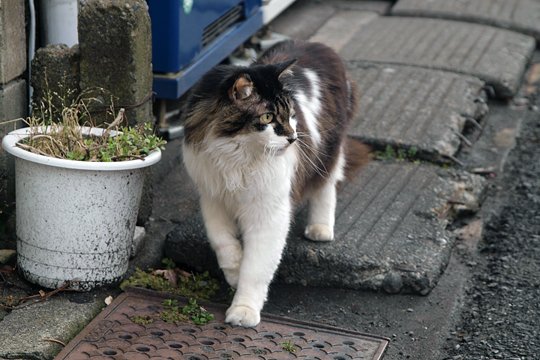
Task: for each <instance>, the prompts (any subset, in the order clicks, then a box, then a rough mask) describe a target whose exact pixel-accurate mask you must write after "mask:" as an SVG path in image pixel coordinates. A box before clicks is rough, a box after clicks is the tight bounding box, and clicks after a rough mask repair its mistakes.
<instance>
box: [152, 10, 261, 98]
mask: <svg viewBox="0 0 540 360" xmlns="http://www.w3.org/2000/svg"><path fill="white" fill-rule="evenodd" d="M148 6H149V11H150V17H151V20H152V64H153V71H154V75H155V76H154V91H155V92H156V93H157V97H158V98H166V99H175V98H178V97H179V96H181V95H182V93H184V92H185V91H187V90H188V89H189V87H191V86H192V85H193V84H194V83H195V82H196V81H197V80H198V78H200V77H201V76H202V75H203V74H204V73H205V72H206V71H208V70H210V69H211V68H212V67H213V66H215V65H216V64H218V63H219V62H220V61H222V60H223V59H224V58H225V57H227V56H228V55H229V54H230V52H231V51H232V50H234V48H236V47H238V46H239V45H241V44H242V43H243V42H244V41H245V40H247V39H248V38H249V37H250V36H251V35H252V34H254V33H255V32H256V31H257V30H258V29H259V28H260V27H261V26H262V14H261V9H260V8H261V0H183V1H182V0H148Z"/></svg>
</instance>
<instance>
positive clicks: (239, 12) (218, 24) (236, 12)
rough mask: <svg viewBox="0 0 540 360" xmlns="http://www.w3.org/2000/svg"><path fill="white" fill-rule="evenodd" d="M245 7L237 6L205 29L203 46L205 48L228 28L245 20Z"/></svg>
mask: <svg viewBox="0 0 540 360" xmlns="http://www.w3.org/2000/svg"><path fill="white" fill-rule="evenodd" d="M243 14H244V7H243V6H242V5H241V4H240V5H236V6H235V7H232V8H231V9H229V11H227V12H226V13H225V14H224V15H223V16H221V17H220V18H218V19H217V20H215V21H214V22H212V23H211V24H210V25H208V26H207V27H205V28H204V30H203V36H202V45H203V47H205V46H206V45H208V44H210V43H211V42H212V41H213V40H215V39H216V38H217V37H218V36H219V35H221V34H223V32H225V31H226V30H227V29H228V28H230V27H231V26H232V25H234V24H235V23H237V22H239V21H241V20H242V19H243V17H244V16H243Z"/></svg>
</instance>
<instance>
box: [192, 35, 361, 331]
mask: <svg viewBox="0 0 540 360" xmlns="http://www.w3.org/2000/svg"><path fill="white" fill-rule="evenodd" d="M356 104H357V98H356V94H355V91H354V86H353V85H352V83H351V82H349V81H348V80H347V77H346V73H345V68H344V66H343V63H342V61H341V60H340V58H339V57H338V55H337V54H336V53H335V52H334V51H333V50H331V49H330V48H329V47H327V46H325V45H322V44H319V43H308V42H299V41H287V42H282V43H279V44H277V45H275V46H274V47H273V48H271V49H269V50H268V51H267V52H265V53H264V54H263V55H262V56H261V57H260V59H259V60H258V61H257V62H256V63H254V64H253V65H251V66H249V67H240V66H218V67H216V68H214V69H213V70H211V71H210V72H209V73H207V74H206V75H205V76H204V77H203V78H202V79H201V80H200V81H199V82H198V84H197V85H196V86H195V87H194V88H193V89H192V91H191V93H190V96H188V99H187V100H186V104H185V108H184V111H183V114H184V125H185V129H184V130H185V138H184V147H183V155H184V163H185V165H186V168H187V170H188V173H189V175H190V176H191V177H192V179H193V180H194V182H195V184H196V186H197V188H198V191H199V194H200V203H201V209H202V214H203V217H204V222H205V226H206V232H207V235H208V240H209V241H210V244H211V246H212V248H213V250H214V251H215V253H216V256H217V260H218V263H219V266H220V268H221V270H222V271H223V273H224V275H225V278H226V280H227V282H228V283H229V284H230V285H231V286H232V287H233V288H235V289H236V293H235V295H234V299H233V301H232V304H231V306H230V307H229V309H228V310H227V313H226V322H228V323H231V324H233V325H242V326H247V327H250V326H255V325H257V324H258V323H259V321H260V311H261V309H262V307H263V304H264V302H265V300H266V296H267V293H268V286H269V284H270V282H271V280H272V278H273V276H274V273H275V271H276V270H277V267H278V265H279V262H280V259H281V254H282V251H283V248H284V246H285V241H286V238H287V233H288V231H289V225H290V223H291V218H292V215H293V211H294V207H295V205H296V204H298V203H299V202H300V201H301V200H302V199H306V200H307V201H308V202H309V216H308V225H307V227H306V229H305V234H304V235H305V236H306V237H307V238H308V239H311V240H314V241H331V240H333V239H334V212H335V206H336V185H337V184H338V182H340V181H342V180H343V179H344V178H345V175H346V173H347V172H348V171H349V170H351V169H352V168H354V167H357V166H358V165H361V163H363V162H365V160H366V159H367V148H365V147H362V145H361V144H358V143H356V145H354V143H353V142H351V141H347V137H346V129H347V125H348V123H349V122H350V120H351V118H352V116H353V114H354V112H355V110H356ZM353 154H355V155H354V156H353Z"/></svg>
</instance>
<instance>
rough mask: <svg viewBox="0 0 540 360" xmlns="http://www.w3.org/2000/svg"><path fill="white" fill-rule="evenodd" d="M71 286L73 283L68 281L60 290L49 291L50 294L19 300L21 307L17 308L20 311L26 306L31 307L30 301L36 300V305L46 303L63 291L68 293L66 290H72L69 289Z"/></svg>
mask: <svg viewBox="0 0 540 360" xmlns="http://www.w3.org/2000/svg"><path fill="white" fill-rule="evenodd" d="M70 286H71V282H69V281H66V282H65V283H64V284H62V286H60V287H59V288H57V289H54V290H52V291H49V292H40V293H39V294H37V295H30V296H27V297H24V298H21V299H20V300H19V303H20V305H18V306H16V307H15V308H17V309H19V308H23V307H25V306H28V305H30V304H29V303H28V301H29V300H34V299H35V300H36V301H33V302H32V304H35V303H38V302H42V301H45V300H47V299H48V298H50V297H51V296H53V295H55V294H57V293H59V292H61V291H66V290H71V289H69V287H70Z"/></svg>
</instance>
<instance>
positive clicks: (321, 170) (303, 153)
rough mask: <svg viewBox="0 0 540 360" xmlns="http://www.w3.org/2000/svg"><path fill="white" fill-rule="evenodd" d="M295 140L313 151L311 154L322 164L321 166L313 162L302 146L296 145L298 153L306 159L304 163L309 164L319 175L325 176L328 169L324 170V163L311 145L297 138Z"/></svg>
mask: <svg viewBox="0 0 540 360" xmlns="http://www.w3.org/2000/svg"><path fill="white" fill-rule="evenodd" d="M296 141H298V143H299V144H301V145H304V147H305V148H308V149H310V150H311V151H312V152H313V155H315V158H316V159H317V161H318V162H319V163H320V164H321V165H322V167H319V166H318V165H317V164H315V162H314V161H313V160H312V159H311V158H310V156H309V155H308V154H307V153H306V150H305V149H304V148H303V147H302V146H297V149H298V151H299V154H300V155H301V156H302V157H303V158H304V160H306V163H307V164H310V165H311V167H312V169H313V170H314V171H315V172H316V173H317V174H319V175H320V176H322V177H325V176H326V175H328V171H327V170H326V167H325V166H324V163H323V162H322V160H321V158H320V157H319V155H317V150H316V149H313V147H311V146H310V145H309V144H308V143H306V142H305V141H302V140H301V139H299V138H298V139H296Z"/></svg>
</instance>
